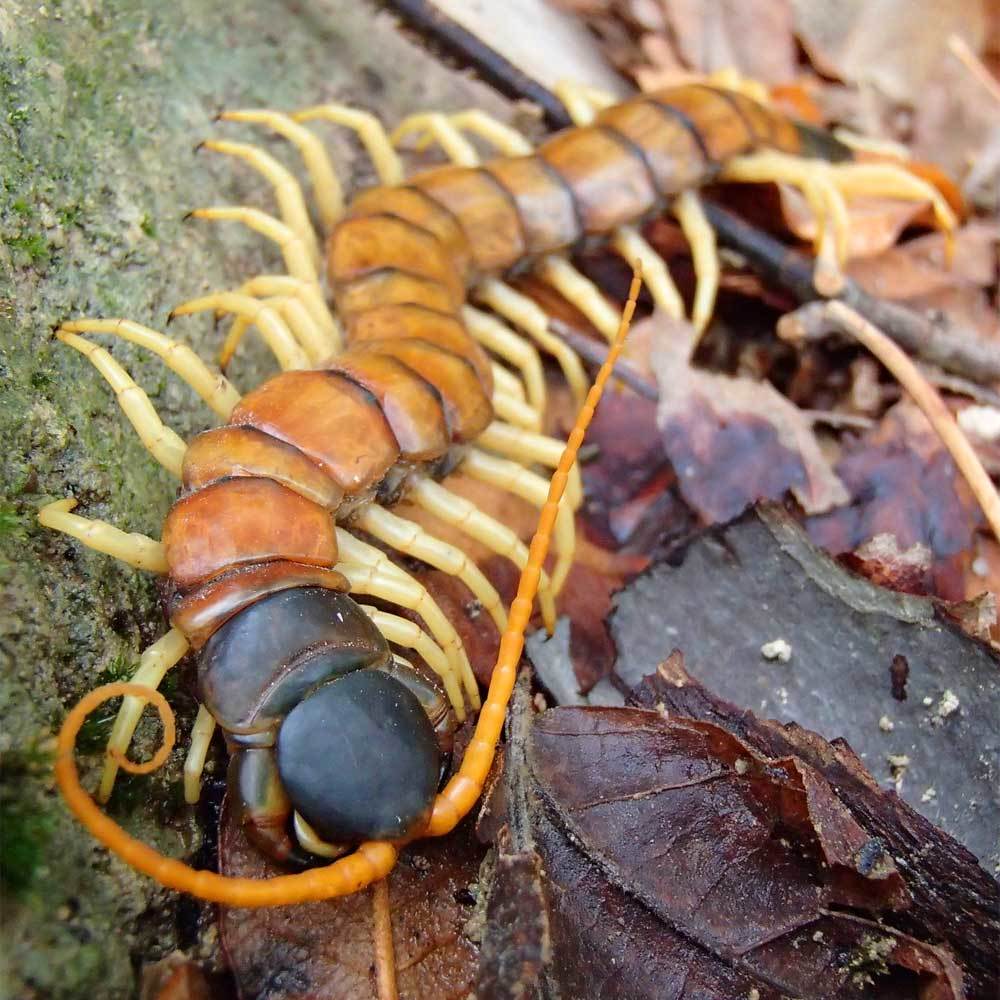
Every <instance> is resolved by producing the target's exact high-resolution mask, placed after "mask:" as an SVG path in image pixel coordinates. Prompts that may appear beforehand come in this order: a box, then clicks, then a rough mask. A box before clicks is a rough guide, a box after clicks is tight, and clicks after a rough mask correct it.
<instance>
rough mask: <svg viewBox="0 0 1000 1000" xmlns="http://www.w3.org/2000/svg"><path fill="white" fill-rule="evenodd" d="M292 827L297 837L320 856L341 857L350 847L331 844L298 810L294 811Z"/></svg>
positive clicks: (302, 843) (313, 852)
mask: <svg viewBox="0 0 1000 1000" xmlns="http://www.w3.org/2000/svg"><path fill="white" fill-rule="evenodd" d="M292 829H293V830H294V831H295V839H296V840H297V841H298V842H299V843H300V844H301V845H302V846H303V847H304V848H305V849H306V850H307V851H308V852H309V853H310V854H315V855H316V856H317V857H320V858H339V857H340V856H341V855H342V854H346V853H347V852H348V851H349V850H350V848H349V847H345V846H344V845H343V844H330V843H328V842H327V841H325V840H323V839H322V838H321V837H320V835H319V834H318V833H317V832H316V831H315V830H314V829H313V828H312V827H311V826H310V825H309V824H308V823H307V822H306V821H305V820H304V819H303V818H302V816H301V815H300V814H299V812H298V810H293V812H292Z"/></svg>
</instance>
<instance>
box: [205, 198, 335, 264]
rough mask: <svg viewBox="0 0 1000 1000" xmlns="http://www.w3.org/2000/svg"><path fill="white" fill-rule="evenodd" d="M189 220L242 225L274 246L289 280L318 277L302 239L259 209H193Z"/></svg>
mask: <svg viewBox="0 0 1000 1000" xmlns="http://www.w3.org/2000/svg"><path fill="white" fill-rule="evenodd" d="M190 217H191V218H192V219H211V220H214V221H217V222H242V223H243V224H244V225H245V226H248V227H249V228H250V229H252V230H254V232H257V233H260V234H261V235H262V236H265V237H267V239H269V240H271V241H272V242H274V243H276V244H277V245H278V247H279V249H280V250H281V255H282V257H283V258H284V260H285V267H287V268H288V273H289V274H290V275H292V277H295V278H299V279H300V280H302V281H311V282H316V281H317V280H318V275H317V273H316V268H315V267H314V266H313V262H312V256H311V255H310V253H309V248H308V247H307V246H306V244H305V243H303V241H302V238H301V237H300V236H299V235H298V233H296V232H295V230H294V229H290V228H289V227H288V226H286V225H285V224H284V223H283V222H282V221H281V220H280V219H276V218H274V216H273V215H268V214H267V212H262V211H261V210H260V209H259V208H248V207H247V206H245V205H235V206H222V207H218V208H196V209H195V210H194V211H193V212H191V214H190Z"/></svg>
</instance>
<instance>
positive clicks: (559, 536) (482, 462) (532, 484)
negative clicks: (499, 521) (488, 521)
mask: <svg viewBox="0 0 1000 1000" xmlns="http://www.w3.org/2000/svg"><path fill="white" fill-rule="evenodd" d="M461 471H462V472H463V473H464V474H465V475H467V476H471V477H472V478H473V479H478V480H479V481H480V482H484V483H489V484H490V485H491V486H496V487H497V488H498V489H502V490H506V491H507V492H508V493H513V494H514V496H518V497H520V498H521V499H522V500H526V501H527V502H528V503H530V504H531V505H532V506H534V507H538V508H539V509H541V508H542V507H544V506H545V500H546V498H547V497H548V494H549V482H548V480H547V479H544V478H542V477H541V476H539V475H536V474H535V473H534V472H531V471H530V470H529V469H526V468H524V466H523V465H518V463H517V462H512V461H510V460H509V459H506V458H496V457H495V456H494V455H488V454H487V453H486V452H485V451H480V450H479V449H478V448H467V449H466V451H465V457H464V459H463V460H462V465H461ZM554 539H555V549H556V562H555V566H553V568H552V592H553V593H554V594H556V595H558V594H559V591H560V590H562V587H563V584H564V583H565V582H566V577H567V576H568V575H569V571H570V567H571V566H572V565H573V555H574V553H575V551H576V522H575V521H574V518H573V512H572V510H570V508H569V507H568V506H566V505H565V504H563V505H561V506H560V507H559V513H558V515H557V516H556V523H555V529H554Z"/></svg>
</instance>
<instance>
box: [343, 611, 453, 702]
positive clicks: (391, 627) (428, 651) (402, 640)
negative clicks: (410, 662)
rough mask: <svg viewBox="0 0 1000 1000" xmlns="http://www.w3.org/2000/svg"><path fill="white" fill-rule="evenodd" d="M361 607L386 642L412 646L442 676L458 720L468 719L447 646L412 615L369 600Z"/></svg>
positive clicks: (442, 681) (407, 646) (406, 646)
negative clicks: (381, 607)
mask: <svg viewBox="0 0 1000 1000" xmlns="http://www.w3.org/2000/svg"><path fill="white" fill-rule="evenodd" d="M360 607H361V610H362V611H363V612H364V613H365V614H366V615H368V617H369V618H370V619H371V620H372V623H373V624H374V625H375V627H376V628H377V629H378V630H379V631H380V632H381V633H382V635H384V636H385V638H386V641H387V642H391V643H393V644H394V645H396V646H403V647H405V648H406V649H412V650H413V651H414V652H415V653H416V654H417V655H418V656H419V657H421V658H422V659H423V660H424V662H425V663H426V664H427V666H429V667H430V668H431V670H433V671H434V673H435V674H437V675H438V677H440V678H441V683H442V684H443V685H444V689H445V693H446V694H447V695H448V701H450V702H451V707H452V708H453V709H454V710H455V714H456V715H457V716H458V719H459V722H461V721H462V720H464V719H465V699H464V698H463V697H462V689H461V688H460V687H459V685H458V680H457V678H456V677H455V673H454V671H453V670H452V669H451V664H450V663H449V662H448V657H447V656H445V653H444V650H443V649H442V648H441V647H440V646H439V645H438V644H437V643H436V642H435V641H434V640H433V639H432V638H431V637H430V636H429V635H428V634H427V633H426V632H425V631H424V630H423V629H422V628H421V627H420V626H419V625H418V624H417V623H416V622H411V621H410V619H409V618H400V617H399V615H390V614H389V613H388V612H386V611H380V610H379V609H378V608H373V607H372V606H371V605H369V604H362V605H361V606H360Z"/></svg>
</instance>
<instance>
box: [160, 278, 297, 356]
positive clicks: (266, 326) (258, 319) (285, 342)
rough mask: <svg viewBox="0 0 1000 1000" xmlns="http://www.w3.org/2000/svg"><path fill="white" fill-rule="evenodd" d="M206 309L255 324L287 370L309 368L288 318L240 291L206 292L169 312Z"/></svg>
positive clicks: (179, 312) (172, 315)
mask: <svg viewBox="0 0 1000 1000" xmlns="http://www.w3.org/2000/svg"><path fill="white" fill-rule="evenodd" d="M207 310H219V311H221V312H231V313H236V315H237V316H243V317H245V318H246V319H248V320H249V321H250V322H251V323H253V324H254V325H255V326H256V327H257V329H258V330H260V334H261V336H262V337H263V338H264V341H265V342H266V343H267V346H268V347H269V348H271V352H272V353H273V354H274V356H275V358H277V360H278V364H279V365H281V367H282V369H283V370H284V371H288V370H289V369H292V368H308V367H309V358H308V356H307V355H306V353H305V351H303V350H302V348H301V347H300V346H299V343H298V341H297V340H296V339H295V337H294V336H292V331H291V330H289V329H288V326H287V325H286V324H285V321H284V320H283V319H282V318H281V317H280V316H279V315H278V313H277V312H276V311H275V310H274V309H272V308H271V307H270V306H269V305H267V304H266V303H265V302H261V301H260V300H259V299H254V298H251V297H250V296H249V295H240V294H239V292H216V293H215V294H213V295H203V296H201V297H200V298H197V299H191V300H190V301H188V302H182V303H181V304H180V305H179V306H177V307H176V308H174V309H173V310H172V311H171V313H170V318H171V319H173V318H174V317H175V316H190V315H191V314H193V313H197V312H204V311H207Z"/></svg>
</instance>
